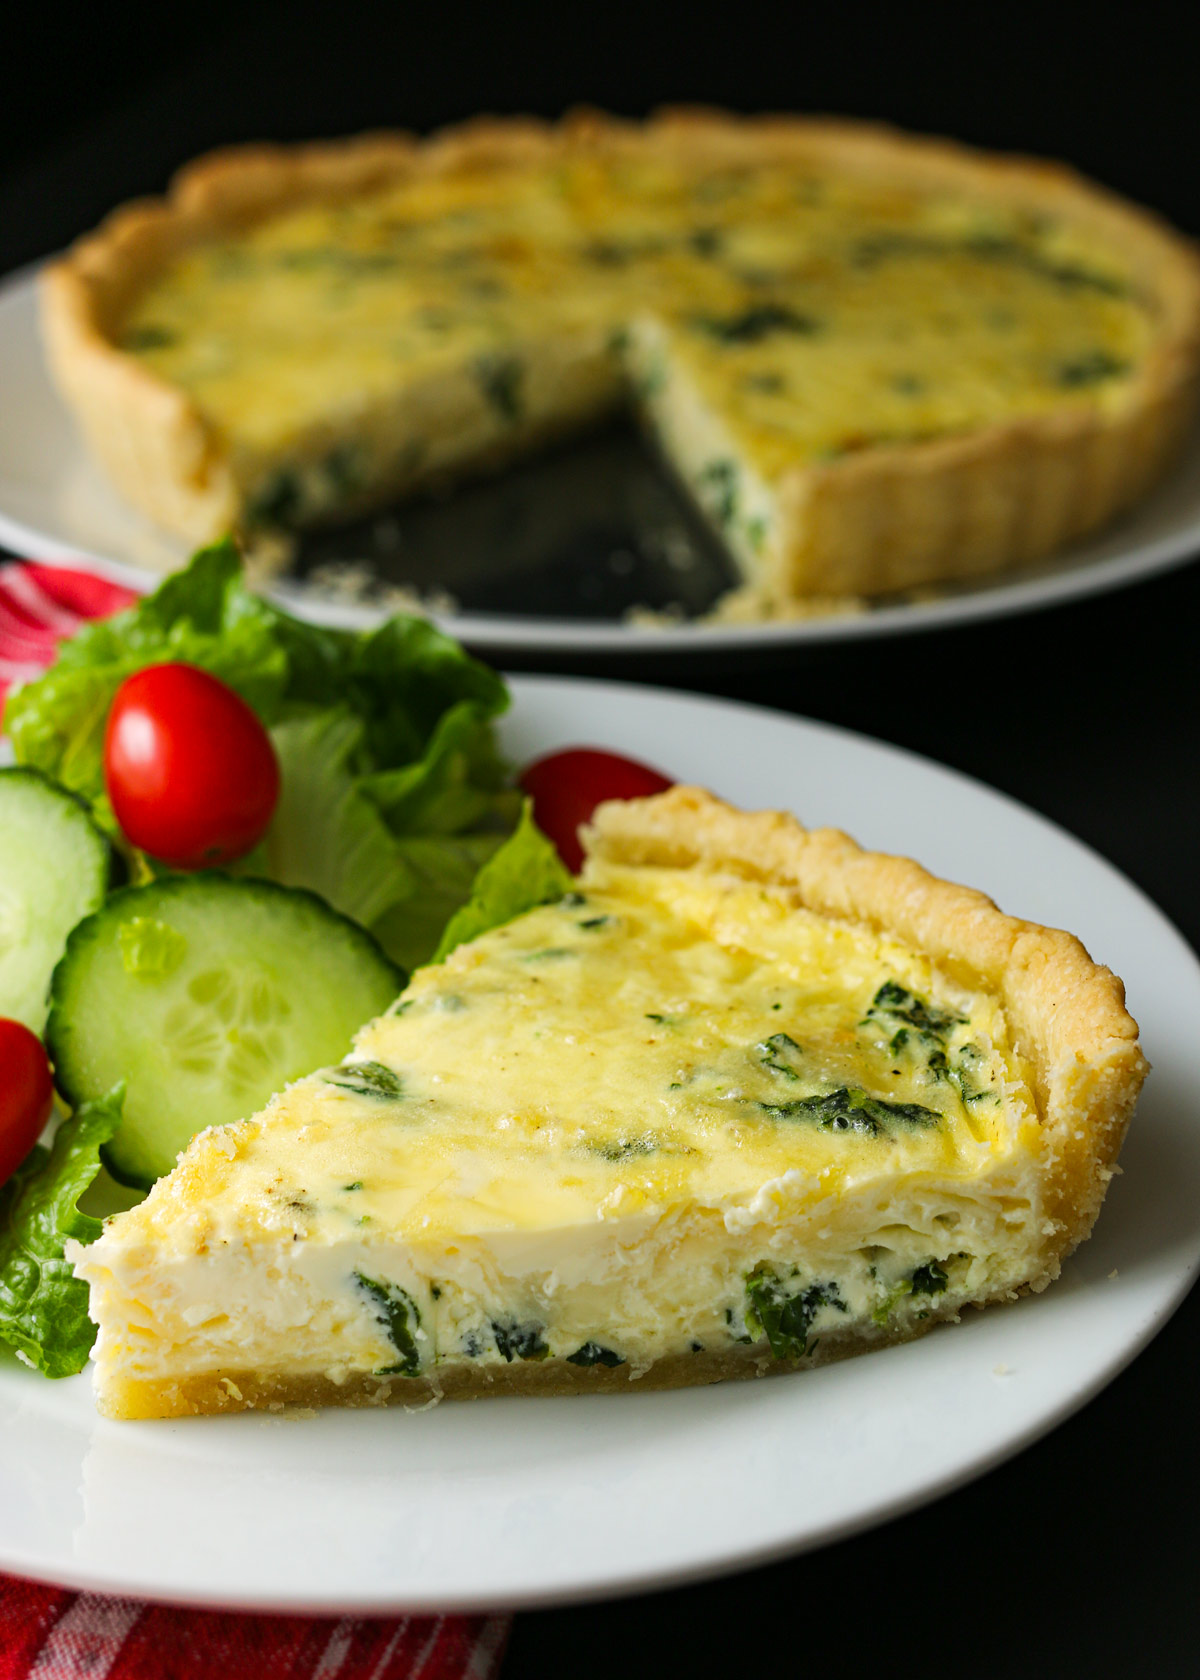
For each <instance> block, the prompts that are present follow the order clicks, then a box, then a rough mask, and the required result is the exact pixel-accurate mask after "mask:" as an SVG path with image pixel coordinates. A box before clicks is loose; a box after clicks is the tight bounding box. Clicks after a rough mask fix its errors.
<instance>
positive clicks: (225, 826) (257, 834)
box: [104, 664, 279, 869]
mask: <svg viewBox="0 0 1200 1680" xmlns="http://www.w3.org/2000/svg"><path fill="white" fill-rule="evenodd" d="M104 782H105V786H106V787H107V788H108V797H109V799H110V800H111V801H112V808H113V811H114V812H115V813H116V818H117V821H118V822H119V823H120V825H121V827H122V829H123V830H124V832H125V834H126V836H127V837H128V838H129V839H130V840H131V841H132V842H133V844H134V845H135V846H140V847H141V849H142V850H143V851H144V852H149V853H150V855H151V856H152V857H155V858H160V859H161V860H162V862H163V863H169V864H171V865H172V866H173V867H174V868H176V869H204V868H206V867H210V866H213V865H219V864H223V863H232V862H233V860H234V858H239V857H242V856H243V855H244V854H245V853H246V852H248V851H249V850H250V849H251V847H253V846H256V845H257V844H258V842H259V841H260V840H261V839H262V837H263V835H264V834H265V832H266V829H267V824H268V823H269V822H270V820H271V815H272V813H273V811H274V809H275V802H276V800H277V799H278V797H279V764H278V761H277V760H276V757H275V749H274V747H273V746H272V745H271V739H270V736H269V735H268V734H267V732H266V730H265V729H264V728H263V726H262V724H261V723H260V722H259V720H258V718H257V717H256V716H255V714H254V712H252V711H251V709H250V707H249V706H248V705H247V704H246V702H245V701H244V700H243V699H242V698H241V696H240V695H238V694H235V693H234V692H233V690H232V689H231V688H228V687H227V686H226V685H225V683H223V682H221V681H220V680H219V679H218V678H216V677H214V676H212V675H210V673H209V672H207V671H201V670H200V669H199V668H198V667H197V666H195V665H182V664H172V665H147V666H146V667H145V669H144V670H141V671H136V672H135V673H134V675H133V676H132V677H127V678H126V679H125V681H124V682H123V683H122V684H121V686H120V688H119V689H118V690H117V692H116V696H115V698H114V700H113V703H112V710H111V711H110V712H109V714H108V727H107V730H106V731H105V736H104Z"/></svg>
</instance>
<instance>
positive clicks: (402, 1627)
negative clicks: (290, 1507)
mask: <svg viewBox="0 0 1200 1680" xmlns="http://www.w3.org/2000/svg"><path fill="white" fill-rule="evenodd" d="M133 600H136V596H135V595H134V594H133V592H132V591H131V590H128V589H123V588H121V586H120V585H119V584H115V583H109V582H108V581H107V580H106V579H104V578H100V577H96V576H95V575H94V574H93V573H91V572H83V571H69V570H66V569H64V568H63V567H61V566H39V565H34V564H32V563H28V564H26V563H24V562H20V561H14V562H12V563H10V564H8V565H0V697H2V696H3V694H4V691H5V689H6V688H8V687H9V686H11V684H13V683H15V682H25V681H27V680H28V679H29V678H30V677H34V676H36V675H37V673H38V672H39V671H40V670H41V669H42V668H43V667H44V666H45V665H47V664H49V662H50V660H52V659H53V657H54V650H55V648H56V647H57V646H58V643H59V642H60V641H61V640H62V639H63V638H64V637H65V636H70V635H73V634H74V632H75V631H76V630H77V629H78V628H79V626H80V625H81V624H82V623H83V622H84V621H85V620H86V619H89V618H103V617H105V616H106V615H107V614H108V613H113V612H117V611H119V610H120V608H122V607H125V606H128V605H129V603H130V602H131V601H133ZM0 1521H2V1517H0ZM508 1627H509V1620H508V1617H507V1616H398V1617H384V1616H345V1617H342V1618H340V1619H338V1618H331V1617H313V1616H258V1615H241V1614H235V1613H232V1612H230V1613H227V1612H224V1611H218V1610H183V1609H177V1608H174V1607H172V1606H169V1605H158V1604H143V1603H140V1602H138V1601H136V1600H134V1599H129V1598H109V1597H107V1596H105V1595H103V1594H101V1593H74V1592H67V1591H64V1590H63V1589H62V1588H60V1587H45V1586H40V1585H38V1584H36V1583H35V1582H33V1581H18V1580H15V1579H13V1578H11V1577H9V1576H4V1575H0V1680H164V1677H167V1676H169V1680H492V1677H493V1676H494V1675H495V1674H496V1672H497V1670H498V1669H499V1667H500V1660H501V1657H502V1656H503V1654H504V1644H505V1641H506V1639H507V1637H508Z"/></svg>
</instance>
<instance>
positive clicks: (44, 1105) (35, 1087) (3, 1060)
mask: <svg viewBox="0 0 1200 1680" xmlns="http://www.w3.org/2000/svg"><path fill="white" fill-rule="evenodd" d="M53 1103H54V1082H53V1080H52V1079H51V1077H50V1063H49V1062H48V1061H47V1059H46V1052H45V1051H44V1050H43V1049H42V1041H41V1039H40V1038H35V1037H34V1035H33V1034H32V1033H31V1032H30V1030H29V1028H28V1027H24V1026H22V1025H21V1023H20V1021H6V1020H0V1184H4V1183H6V1182H7V1180H8V1179H10V1178H11V1177H12V1175H13V1174H14V1173H15V1172H16V1170H17V1168H18V1167H19V1166H20V1165H21V1162H22V1161H23V1160H24V1159H25V1157H26V1155H28V1154H29V1151H30V1150H31V1149H32V1148H33V1146H34V1144H35V1143H36V1142H37V1140H38V1133H39V1132H40V1131H41V1129H42V1127H43V1126H44V1125H45V1124H46V1122H47V1120H49V1118H50V1109H51V1107H52V1106H53Z"/></svg>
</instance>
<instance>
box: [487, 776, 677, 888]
mask: <svg viewBox="0 0 1200 1680" xmlns="http://www.w3.org/2000/svg"><path fill="white" fill-rule="evenodd" d="M518 781H519V783H520V786H521V787H522V788H524V790H525V792H526V793H527V794H528V795H529V797H530V798H531V799H532V800H533V820H534V821H535V822H536V823H537V825H538V827H539V828H540V829H541V831H542V833H543V834H545V835H547V836H548V837H549V838H550V839H551V840H553V842H554V844H555V845H556V846H557V847H558V854H559V856H560V857H561V858H562V860H563V862H564V863H565V864H566V866H567V868H568V869H569V870H570V871H571V873H572V874H575V873H576V872H577V871H578V870H579V869H580V868H581V867H582V865H583V847H582V846H581V845H580V843H579V829H580V827H581V825H582V824H584V823H586V822H590V821H591V816H592V812H593V811H594V810H595V809H596V807H597V805H600V804H602V803H603V801H604V800H606V799H641V798H644V797H645V796H646V795H647V794H651V793H665V792H666V790H667V788H669V787H671V786H672V785H673V784H672V782H671V781H670V779H669V778H668V777H666V776H663V775H660V774H659V772H658V771H657V770H651V768H650V767H649V765H647V764H639V763H638V762H637V761H636V759H632V758H622V757H621V755H620V754H619V753H611V752H603V751H602V750H601V749H600V748H599V747H568V748H567V749H566V750H565V751H563V752H556V753H550V754H548V756H547V757H545V758H539V759H535V760H534V762H533V763H532V764H530V765H528V766H527V767H526V768H525V769H524V770H523V771H522V772H521V774H520V776H519V777H518Z"/></svg>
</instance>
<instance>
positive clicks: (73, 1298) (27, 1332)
mask: <svg viewBox="0 0 1200 1680" xmlns="http://www.w3.org/2000/svg"><path fill="white" fill-rule="evenodd" d="M124 1099H125V1091H124V1086H121V1085H119V1086H117V1088H116V1089H115V1090H114V1091H110V1092H109V1094H108V1096H107V1097H104V1098H102V1099H101V1100H100V1101H99V1102H92V1103H85V1104H84V1105H83V1107H82V1108H81V1109H80V1110H79V1112H78V1113H77V1114H74V1115H72V1117H71V1118H70V1119H69V1120H64V1121H63V1123H62V1125H61V1126H60V1127H59V1128H58V1131H57V1132H56V1133H55V1136H54V1141H53V1143H52V1144H51V1145H50V1148H49V1149H46V1148H44V1147H43V1146H42V1145H41V1144H38V1145H37V1146H36V1147H35V1149H34V1151H33V1153H32V1154H31V1155H30V1156H29V1158H28V1160H26V1161H25V1163H24V1164H23V1165H22V1166H20V1167H18V1169H17V1171H16V1173H15V1174H14V1175H13V1177H12V1178H10V1179H9V1180H8V1182H7V1183H6V1184H5V1185H4V1187H3V1188H2V1189H0V1341H5V1342H9V1343H10V1344H11V1345H12V1346H13V1347H14V1348H16V1350H17V1352H18V1354H20V1355H21V1356H22V1357H23V1358H24V1359H25V1360H26V1361H27V1362H28V1363H29V1364H30V1365H34V1366H36V1367H37V1369H38V1370H39V1371H41V1372H42V1373H43V1375H45V1376H47V1377H69V1376H73V1375H74V1374H75V1372H76V1371H82V1369H83V1367H84V1365H85V1364H86V1363H87V1356H88V1354H89V1353H90V1352H91V1347H92V1342H93V1341H94V1340H95V1336H96V1327H95V1325H94V1324H93V1323H92V1322H91V1320H90V1319H89V1318H88V1315H87V1304H88V1289H87V1285H86V1284H85V1283H81V1282H80V1280H79V1279H78V1278H77V1277H76V1276H75V1274H74V1272H73V1271H72V1269H71V1265H70V1262H69V1261H67V1260H65V1259H64V1258H63V1248H64V1246H65V1244H66V1243H67V1241H68V1239H69V1238H72V1237H73V1238H74V1239H75V1240H76V1241H77V1242H81V1243H90V1242H94V1241H95V1240H96V1238H97V1237H98V1236H99V1235H100V1229H101V1227H100V1221H99V1220H98V1219H92V1218H91V1217H90V1216H89V1215H88V1214H85V1213H80V1211H79V1208H78V1206H77V1205H76V1204H77V1203H78V1201H79V1198H80V1196H81V1195H82V1194H83V1192H84V1191H85V1190H86V1189H87V1187H88V1186H89V1184H91V1182H92V1180H93V1179H94V1178H95V1177H96V1174H97V1173H98V1172H99V1170H100V1149H101V1147H102V1145H103V1144H105V1143H107V1142H108V1140H109V1138H110V1137H112V1135H113V1133H114V1132H115V1131H116V1129H117V1126H118V1125H119V1124H120V1120H121V1107H122V1104H123V1102H124Z"/></svg>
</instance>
